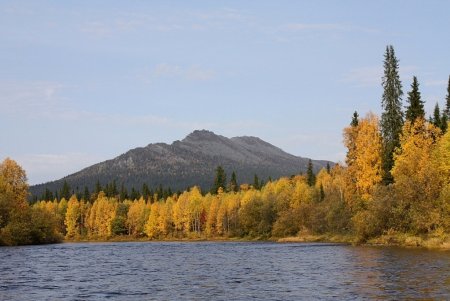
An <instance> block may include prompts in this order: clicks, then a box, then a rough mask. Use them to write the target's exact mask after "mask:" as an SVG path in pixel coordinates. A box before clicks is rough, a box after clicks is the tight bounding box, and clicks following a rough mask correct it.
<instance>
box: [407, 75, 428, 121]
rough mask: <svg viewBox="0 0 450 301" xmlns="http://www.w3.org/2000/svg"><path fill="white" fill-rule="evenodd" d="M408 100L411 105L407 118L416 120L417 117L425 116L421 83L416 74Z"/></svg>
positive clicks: (408, 108)
mask: <svg viewBox="0 0 450 301" xmlns="http://www.w3.org/2000/svg"><path fill="white" fill-rule="evenodd" d="M407 102H408V103H409V106H408V107H407V108H406V120H409V121H411V122H414V121H415V120H416V119H417V118H425V110H424V107H423V104H424V102H423V101H422V99H421V96H420V91H419V83H418V81H417V77H415V76H414V77H413V82H412V84H411V91H409V92H408V99H407Z"/></svg>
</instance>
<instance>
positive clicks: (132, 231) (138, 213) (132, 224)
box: [126, 197, 150, 236]
mask: <svg viewBox="0 0 450 301" xmlns="http://www.w3.org/2000/svg"><path fill="white" fill-rule="evenodd" d="M149 211H150V210H149V208H148V207H147V205H146V203H145V200H144V198H143V197H141V198H140V199H139V200H134V201H133V202H132V203H131V204H130V207H129V209H128V212H127V219H126V226H127V228H128V234H129V235H132V236H140V235H141V234H143V233H144V226H145V223H146V222H147V220H148V214H149Z"/></svg>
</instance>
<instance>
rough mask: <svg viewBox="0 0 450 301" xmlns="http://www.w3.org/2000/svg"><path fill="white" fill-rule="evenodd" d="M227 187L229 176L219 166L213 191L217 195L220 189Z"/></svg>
mask: <svg viewBox="0 0 450 301" xmlns="http://www.w3.org/2000/svg"><path fill="white" fill-rule="evenodd" d="M226 185H227V175H226V174H225V170H223V168H222V166H217V168H216V177H215V179H214V184H213V187H212V189H211V192H212V193H213V194H217V191H219V188H220V187H222V189H223V188H226Z"/></svg>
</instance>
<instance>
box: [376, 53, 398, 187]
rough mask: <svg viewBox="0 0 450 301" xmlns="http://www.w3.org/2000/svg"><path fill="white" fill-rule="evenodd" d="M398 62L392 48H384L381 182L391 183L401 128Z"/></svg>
mask: <svg viewBox="0 0 450 301" xmlns="http://www.w3.org/2000/svg"><path fill="white" fill-rule="evenodd" d="M398 67H399V66H398V60H397V58H396V56H395V52H394V47H393V46H392V45H389V46H387V47H386V53H385V55H384V76H383V78H382V86H383V90H384V91H383V96H382V101H381V105H382V108H383V113H382V115H381V134H382V138H383V153H382V159H383V166H382V167H383V182H384V183H385V184H390V183H392V182H393V178H392V175H391V169H392V167H393V165H394V159H393V154H394V150H395V149H396V148H397V147H399V146H400V139H399V136H400V133H401V131H402V127H403V112H402V95H403V91H402V83H401V81H400V75H399V72H398Z"/></svg>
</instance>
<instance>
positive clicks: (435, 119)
mask: <svg viewBox="0 0 450 301" xmlns="http://www.w3.org/2000/svg"><path fill="white" fill-rule="evenodd" d="M430 121H431V123H432V124H433V125H434V126H435V127H437V128H441V126H442V123H441V110H440V109H439V104H438V103H436V106H434V111H433V116H432V117H431V118H430Z"/></svg>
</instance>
